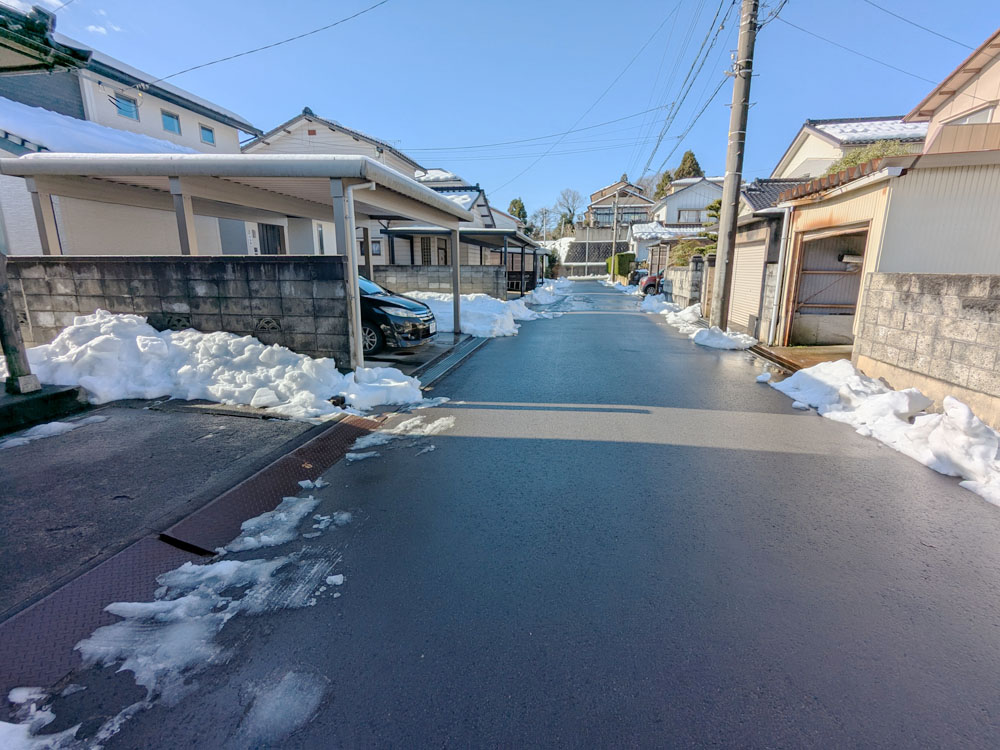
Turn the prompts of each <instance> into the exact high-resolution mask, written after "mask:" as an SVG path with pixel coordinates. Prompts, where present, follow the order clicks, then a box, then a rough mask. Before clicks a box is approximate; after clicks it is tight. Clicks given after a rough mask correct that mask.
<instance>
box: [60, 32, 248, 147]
mask: <svg viewBox="0 0 1000 750" xmlns="http://www.w3.org/2000/svg"><path fill="white" fill-rule="evenodd" d="M52 37H53V39H54V40H55V41H57V42H58V43H59V44H62V45H66V46H72V47H77V48H80V49H83V50H86V51H88V52H89V53H90V60H89V62H88V63H87V64H86V65H85V66H84V68H85V69H86V70H89V71H92V72H94V73H96V74H98V75H101V76H104V77H106V78H110V79H112V80H114V81H117V82H118V83H121V84H124V85H125V86H132V87H135V89H136V91H137V92H139V93H142V92H149V94H151V95H152V96H156V97H159V98H160V99H163V100H164V101H168V102H170V103H171V104H176V105H177V106H179V107H185V108H186V109H190V110H191V111H192V112H197V113H199V114H202V115H203V116H205V117H211V118H212V119H214V120H216V121H217V122H221V123H223V124H224V125H229V126H230V127H233V128H236V129H237V130H242V131H243V132H244V133H253V134H254V135H258V134H259V133H260V129H259V128H256V127H254V126H253V125H252V124H250V123H249V122H248V121H247V120H246V119H244V118H243V117H240V116H239V115H238V114H236V113H235V112H232V111H230V110H228V109H224V108H223V107H220V106H219V105H218V104H215V103H213V102H210V101H208V100H207V99H202V98H201V97H200V96H195V95H194V94H192V93H191V92H190V91H185V90H184V89H182V88H180V87H178V86H174V85H173V84H171V83H167V82H166V81H161V80H160V79H158V78H157V77H156V76H154V75H151V74H149V73H146V72H144V71H142V70H139V69H138V68H133V67H132V66H131V65H128V64H126V63H123V62H122V61H121V60H116V59H115V58H113V57H111V56H110V55H106V54H104V53H103V52H101V51H99V50H96V49H94V48H93V47H89V46H88V45H86V44H84V43H83V42H78V41H76V40H75V39H71V38H70V37H68V36H64V35H62V34H58V33H54V34H53V35H52Z"/></svg>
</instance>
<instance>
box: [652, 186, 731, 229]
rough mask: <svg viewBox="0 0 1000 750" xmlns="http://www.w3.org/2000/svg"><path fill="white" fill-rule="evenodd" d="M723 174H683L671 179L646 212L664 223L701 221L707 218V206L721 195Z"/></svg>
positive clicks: (698, 222) (693, 222) (678, 223)
mask: <svg viewBox="0 0 1000 750" xmlns="http://www.w3.org/2000/svg"><path fill="white" fill-rule="evenodd" d="M723 180H724V178H723V177H684V178H682V179H680V180H674V181H673V182H671V183H670V187H669V189H668V192H667V194H666V195H665V196H663V197H662V198H660V199H659V200H658V201H656V203H655V204H653V206H652V208H650V211H649V215H650V218H652V219H653V220H655V221H658V222H660V223H661V224H666V225H675V224H677V225H694V224H697V225H699V226H701V225H703V224H704V223H705V222H707V221H709V216H708V211H707V209H706V206H708V204H710V203H712V202H713V201H716V200H719V199H721V198H722V182H723Z"/></svg>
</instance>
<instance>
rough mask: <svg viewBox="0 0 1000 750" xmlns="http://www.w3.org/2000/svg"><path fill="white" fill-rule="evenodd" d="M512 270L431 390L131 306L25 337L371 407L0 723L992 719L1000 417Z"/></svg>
mask: <svg viewBox="0 0 1000 750" xmlns="http://www.w3.org/2000/svg"><path fill="white" fill-rule="evenodd" d="M535 295H536V298H535V299H533V300H527V301H530V302H532V303H533V304H532V307H531V308H528V307H525V306H524V305H523V303H520V305H519V306H515V305H512V304H510V303H506V304H505V303H500V302H497V301H496V300H493V301H492V303H491V305H492V306H486V305H477V304H475V300H472V301H471V302H470V304H468V305H467V306H466V307H463V311H464V310H469V313H470V317H469V320H468V321H467V320H466V317H465V314H463V320H462V328H463V330H464V329H466V327H467V326H468V327H470V328H474V329H475V330H476V331H477V332H478V333H479V334H480V335H483V334H484V333H488V334H489V335H490V336H492V337H493V338H492V339H491V340H490V341H489V342H488V343H487V344H486V345H485V346H483V347H482V348H481V349H480V350H478V351H476V352H475V353H474V354H472V355H471V357H469V358H468V359H467V360H466V361H465V362H464V363H462V364H461V365H460V366H459V367H458V368H457V369H453V370H452V371H451V372H449V373H448V374H447V375H446V376H445V377H444V378H443V379H442V380H440V381H438V382H437V383H436V384H435V385H434V387H433V389H432V390H431V391H429V392H427V393H425V394H421V393H420V391H419V390H416V391H415V392H411V390H410V389H411V388H418V386H417V385H416V381H414V380H412V379H409V378H406V377H405V376H403V375H402V374H401V373H398V371H390V370H381V371H380V370H370V371H367V372H365V373H354V374H351V375H347V376H343V375H340V374H339V373H337V371H336V370H331V371H330V372H327V371H325V370H324V369H323V368H322V367H321V363H317V362H315V361H313V360H311V359H310V358H308V357H301V356H300V355H292V354H291V353H290V352H287V350H281V348H280V347H263V346H262V345H259V344H255V343H254V342H253V341H247V340H244V339H239V338H238V337H227V336H226V335H224V334H212V335H208V336H203V337H200V338H199V337H198V336H196V335H195V334H194V333H193V332H184V333H170V332H164V333H158V332H155V331H151V329H150V330H147V329H146V327H144V326H143V324H142V323H141V321H136V320H132V319H130V318H127V317H121V316H110V315H104V316H102V315H100V314H99V315H97V316H94V317H93V318H92V319H87V320H81V321H80V322H79V324H78V325H76V326H73V327H71V328H70V329H68V330H67V332H66V333H64V335H63V336H62V337H60V339H57V340H56V341H55V342H54V343H53V345H52V346H51V347H49V348H44V347H43V348H42V350H41V351H39V350H34V351H33V352H32V354H31V358H32V362H33V364H34V365H35V366H36V367H37V368H38V369H39V371H41V372H46V373H49V372H51V373H55V374H56V375H55V377H56V378H57V380H58V381H59V382H78V383H82V384H85V385H86V384H87V383H90V384H92V388H90V390H91V392H92V393H93V394H94V396H93V400H94V402H95V403H98V404H99V403H103V402H105V401H108V400H110V399H116V398H123V397H131V398H136V397H140V396H143V397H146V398H152V397H163V396H171V395H172V396H175V397H179V398H202V399H204V398H209V399H211V400H215V401H218V402H229V403H231V404H235V405H238V404H253V403H254V401H256V402H257V404H255V405H256V406H259V407H261V408H265V409H269V410H274V411H275V412H276V413H277V414H278V415H280V416H282V417H283V418H286V419H287V418H289V417H290V418H293V419H295V420H299V421H303V420H304V421H306V422H307V423H314V422H320V423H322V422H324V421H325V420H328V419H329V418H331V417H332V416H334V415H335V412H336V411H343V410H345V409H346V410H348V411H352V412H361V411H367V412H368V413H373V412H372V410H375V411H376V412H379V411H380V412H383V413H385V414H387V415H388V420H387V421H385V422H384V423H383V424H382V425H381V426H380V427H379V428H378V429H377V430H375V431H374V432H371V433H370V434H367V435H364V436H361V437H359V438H357V439H356V440H355V441H354V442H353V443H352V444H351V445H349V446H348V448H347V451H348V452H347V453H346V457H345V460H341V461H339V462H337V463H335V464H334V465H333V466H332V467H331V468H329V470H327V471H325V472H322V475H321V476H320V475H318V474H317V475H314V476H310V477H309V478H308V479H304V480H301V481H299V482H298V487H299V489H300V491H299V492H297V493H292V494H289V495H286V496H284V497H283V498H282V497H275V498H274V499H273V502H272V503H271V507H272V508H273V509H272V510H269V511H267V512H265V513H263V514H259V515H256V516H253V517H251V518H249V519H247V520H246V521H244V522H243V523H242V527H241V529H240V530H239V533H238V534H237V535H236V536H235V538H232V539H231V541H229V542H228V543H224V544H221V545H220V546H219V547H218V548H217V549H215V550H214V551H213V552H212V555H213V556H211V557H207V556H206V557H202V558H200V559H197V560H192V561H188V562H184V563H183V564H181V565H180V566H179V567H175V568H173V569H171V570H168V571H166V572H164V573H161V574H159V575H158V576H155V580H154V579H153V578H151V579H150V580H148V581H147V582H146V588H145V591H146V594H145V598H140V599H137V600H135V601H117V602H111V601H105V602H100V603H98V602H87V603H86V604H85V605H84V606H93V607H99V608H105V609H106V611H107V613H109V614H110V615H113V616H114V617H113V618H112V620H113V621H109V622H108V624H105V625H102V626H100V627H97V628H96V629H94V630H93V631H92V632H89V633H86V634H82V635H81V637H80V638H79V640H78V641H76V643H75V647H74V648H75V651H76V652H77V653H78V654H79V657H80V665H79V666H78V667H77V668H76V669H74V670H73V671H72V672H70V673H69V674H67V675H66V676H64V677H63V678H62V679H60V680H58V681H56V682H55V683H53V684H30V685H18V686H16V689H14V690H12V691H11V692H10V694H9V696H8V698H9V700H10V702H11V703H12V704H14V705H16V706H17V711H16V714H15V716H16V721H13V722H4V723H0V739H2V740H3V743H2V744H3V746H4V747H11V748H48V747H52V748H83V747H94V746H98V745H99V746H103V747H108V748H115V747H121V748H132V747H160V746H163V744H162V743H163V738H164V737H170V738H171V739H170V742H171V745H172V746H175V747H195V746H197V747H219V748H225V747H264V746H267V747H339V746H351V747H358V746H398V747H418V746H427V745H435V744H441V743H442V742H444V743H445V744H448V745H450V746H460V747H471V746H502V747H517V746H528V745H533V744H536V741H537V739H538V738H539V737H540V736H545V737H546V738H548V740H549V742H550V744H555V745H580V744H586V745H588V746H623V745H624V746H664V745H667V746H688V745H692V746H705V745H719V744H722V745H739V746H783V747H834V746H838V747H839V746H901V745H902V746H905V745H910V746H912V745H927V746H959V745H965V744H968V745H976V744H982V745H988V744H989V742H990V738H992V737H995V736H996V733H997V730H998V726H997V724H998V722H997V719H996V709H997V697H996V692H995V682H996V677H995V676H996V674H997V671H998V668H1000V650H998V649H997V647H996V638H995V628H996V625H995V620H996V618H995V613H996V611H997V608H998V606H1000V593H998V589H997V587H996V585H995V580H996V576H997V574H998V573H1000V548H998V546H997V544H996V539H997V537H998V535H1000V509H998V507H997V506H996V505H993V504H991V502H996V499H997V486H998V484H997V476H998V466H997V463H996V452H997V436H996V433H995V432H993V431H992V430H991V429H990V428H988V427H986V426H985V425H983V424H982V423H980V422H978V420H976V419H975V417H973V416H972V415H971V413H970V412H969V411H968V409H967V407H964V405H962V404H960V403H959V402H957V401H954V400H953V401H950V402H948V403H945V404H943V405H939V406H938V407H935V406H934V405H933V404H932V403H931V402H930V400H929V399H926V398H924V397H923V396H922V395H921V394H919V393H917V392H914V391H900V392H895V391H890V390H889V389H888V388H886V387H885V386H884V385H883V384H882V383H880V382H878V381H875V380H872V379H870V378H867V377H865V376H863V375H861V374H860V373H857V371H855V370H854V369H853V368H852V367H851V366H850V364H849V363H847V362H840V363H831V364H829V365H824V366H819V367H817V368H813V369H811V370H801V371H799V372H798V373H797V374H795V375H793V376H791V377H787V378H785V377H784V376H783V373H781V371H780V370H779V369H777V368H775V367H773V366H771V365H769V364H767V363H765V362H764V361H763V360H760V359H758V358H757V357H756V356H755V355H754V354H753V353H750V352H747V351H745V349H746V347H747V346H750V345H751V344H752V343H753V342H752V341H749V342H748V341H746V340H745V339H743V338H741V337H740V336H739V335H732V334H727V333H726V332H722V331H711V330H709V329H706V328H703V327H701V326H700V325H699V324H698V323H697V320H698V317H699V316H698V315H697V311H691V310H683V309H680V308H679V307H678V306H676V305H672V304H670V303H667V302H665V301H664V300H663V299H662V298H655V297H647V298H645V299H640V297H639V296H637V295H635V294H632V293H631V290H629V289H628V288H624V287H620V286H619V287H618V288H615V287H612V286H609V285H607V284H604V283H598V282H596V281H576V282H569V281H561V282H558V283H552V284H549V285H548V286H547V287H545V288H544V289H542V290H540V291H538V292H536V293H535ZM424 298H426V299H432V298H431V297H430V296H428V295H425V296H424ZM511 308H514V309H513V310H512V309H511ZM521 308H523V311H522V310H521ZM525 313H532V314H530V315H529V314H525ZM515 321H518V322H515ZM111 353H114V356H112V354H111ZM112 365H113V366H112ZM88 387H89V386H88ZM262 391H266V392H267V393H268V394H270V395H266V398H265V397H264V396H262V395H261V393H262ZM327 395H341V396H342V397H343V398H344V401H343V406H342V407H334V406H332V405H330V404H329V403H328V402H327V401H326V400H325V399H324V398H322V397H323V396H327ZM321 404H326V406H321ZM799 406H801V407H803V408H798V407H799ZM814 409H815V410H816V411H814ZM817 411H818V414H820V415H822V416H824V417H827V419H821V418H819V416H817ZM101 413H102V412H101V411H100V410H98V415H100V414H101ZM108 414H109V415H110V416H105V417H104V419H98V418H95V417H89V418H84V419H78V420H73V419H70V420H67V422H66V426H57V427H52V426H49V427H48V428H47V429H45V430H39V429H38V428H35V430H33V431H29V432H26V433H23V434H20V435H16V436H14V437H12V438H8V439H7V440H6V441H5V442H4V443H0V448H4V450H3V451H0V467H2V466H3V465H4V462H5V461H12V462H27V461H31V460H32V456H33V455H40V454H37V453H35V452H36V451H39V450H42V449H46V450H52V449H53V448H54V447H55V446H57V444H58V441H70V440H77V439H80V437H81V436H84V435H85V434H86V432H87V431H88V430H110V429H112V428H113V427H114V423H115V421H116V419H118V420H120V419H121V417H120V416H118V415H117V414H116V413H115V412H108ZM840 423H843V424H840ZM105 434H107V433H105ZM928 467H930V468H928ZM932 469H933V470H932ZM969 490H972V491H969ZM987 500H989V501H991V502H987Z"/></svg>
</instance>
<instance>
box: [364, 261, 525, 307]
mask: <svg viewBox="0 0 1000 750" xmlns="http://www.w3.org/2000/svg"><path fill="white" fill-rule="evenodd" d="M374 271H375V278H374V279H373V281H374V282H375V283H377V284H381V285H382V286H384V287H386V288H387V289H391V290H392V291H394V292H399V293H400V294H406V293H407V292H446V293H450V292H451V266H375V268H374ZM461 271H462V283H461V287H462V294H488V295H490V296H491V297H496V298H497V299H507V269H506V268H504V267H503V266H462V269H461ZM514 275H516V274H514ZM527 276H528V274H525V278H527Z"/></svg>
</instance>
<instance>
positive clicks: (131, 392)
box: [0, 310, 423, 419]
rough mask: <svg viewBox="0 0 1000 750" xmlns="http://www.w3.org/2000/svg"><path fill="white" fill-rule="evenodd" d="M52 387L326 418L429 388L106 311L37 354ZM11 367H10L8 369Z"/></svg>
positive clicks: (39, 369) (98, 399)
mask: <svg viewBox="0 0 1000 750" xmlns="http://www.w3.org/2000/svg"><path fill="white" fill-rule="evenodd" d="M28 360H29V361H30V363H31V367H32V370H33V371H34V372H35V374H36V375H38V377H39V379H40V380H41V381H42V382H44V383H55V384H57V385H79V386H82V387H83V388H85V389H86V390H87V391H88V393H89V394H90V401H91V403H94V404H103V403H106V402H108V401H114V400H117V399H123V398H159V397H162V396H171V397H174V398H180V399H187V400H191V399H207V400H209V401H216V402H220V403H226V404H250V405H257V406H260V407H262V408H265V407H266V408H268V409H270V410H271V411H273V412H275V413H276V414H280V415H283V416H287V417H290V418H293V419H324V418H329V417H330V416H331V415H334V414H338V413H340V412H342V411H343V410H342V409H341V408H340V407H337V406H334V405H333V404H332V403H330V401H329V399H330V398H331V397H333V396H338V395H339V396H343V397H344V398H345V399H346V403H347V405H348V406H349V407H352V408H354V409H359V410H367V409H371V408H374V407H375V406H382V405H386V404H410V403H418V402H420V401H421V400H422V398H423V396H422V395H421V392H420V382H419V381H418V380H416V379H415V378H410V377H407V376H405V375H403V373H401V372H400V371H399V370H397V369H395V368H389V367H373V368H366V369H360V370H357V371H355V372H351V373H348V374H346V375H342V374H341V373H340V372H338V370H337V367H336V364H335V363H334V361H333V360H332V359H313V358H312V357H308V356H306V355H304V354H297V353H295V352H293V351H291V350H290V349H287V348H285V347H283V346H277V345H274V346H267V345H265V344H262V343H261V342H260V341H258V340H257V339H255V338H253V337H251V336H236V335H234V334H231V333H223V332H216V333H200V332H199V331H195V330H191V329H189V330H186V331H157V330H156V329H155V328H153V327H152V326H150V325H148V324H147V323H146V320H145V318H142V317H140V316H138V315H114V314H112V313H109V312H106V311H104V310H98V311H97V312H96V313H94V314H93V315H81V316H78V317H77V318H76V319H75V320H74V322H73V325H71V326H69V327H68V328H66V329H64V330H63V331H62V332H61V333H60V334H59V335H58V336H57V337H56V339H55V340H54V341H53V342H52V343H51V344H45V345H43V346H36V347H34V348H32V349H29V350H28ZM0 369H3V368H0Z"/></svg>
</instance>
